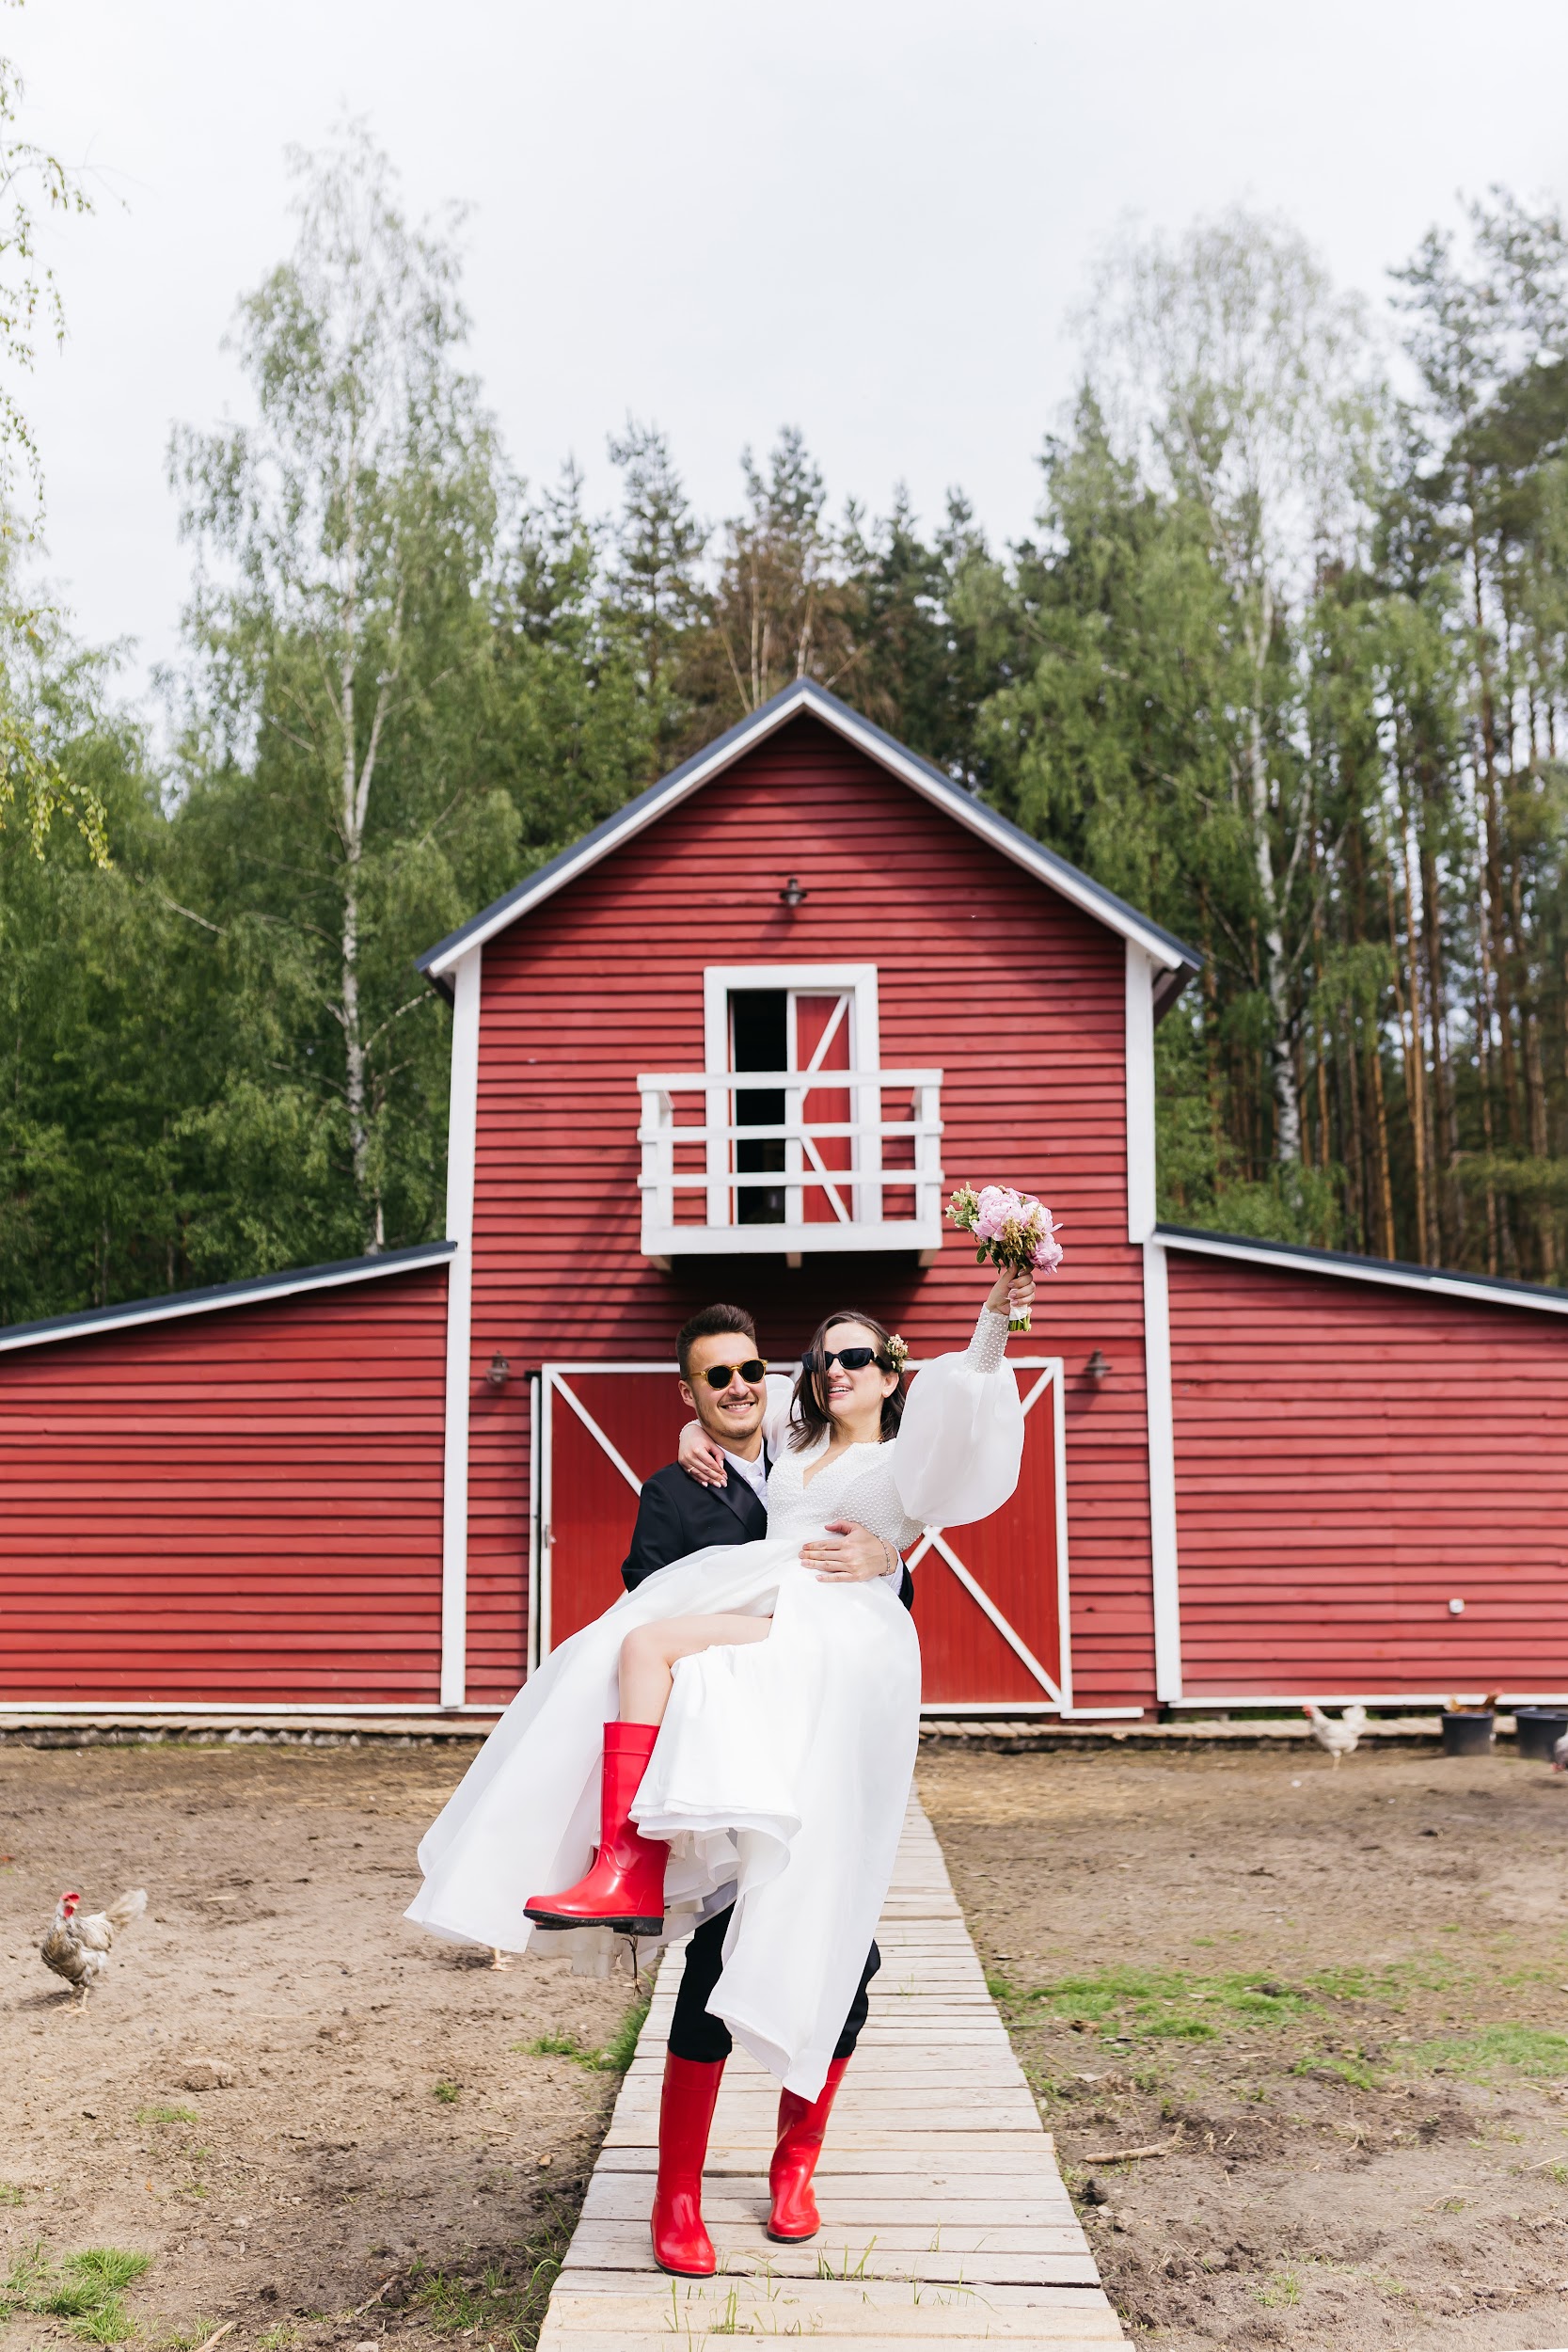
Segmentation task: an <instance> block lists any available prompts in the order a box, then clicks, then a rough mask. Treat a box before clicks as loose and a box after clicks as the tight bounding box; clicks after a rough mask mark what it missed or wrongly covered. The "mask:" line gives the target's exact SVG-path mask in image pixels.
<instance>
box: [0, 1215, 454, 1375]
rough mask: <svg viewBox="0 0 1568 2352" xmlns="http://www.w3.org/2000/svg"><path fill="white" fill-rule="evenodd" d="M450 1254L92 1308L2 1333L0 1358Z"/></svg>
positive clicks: (427, 1251)
mask: <svg viewBox="0 0 1568 2352" xmlns="http://www.w3.org/2000/svg"><path fill="white" fill-rule="evenodd" d="M451 1254H452V1248H451V1242H450V1241H433V1242H427V1243H425V1244H424V1245H423V1247H422V1248H412V1249H396V1250H388V1251H386V1252H384V1253H383V1254H382V1255H380V1256H378V1257H373V1258H352V1259H349V1260H347V1261H345V1263H342V1264H341V1265H326V1266H300V1267H297V1268H296V1269H295V1270H294V1271H293V1273H290V1274H277V1275H261V1276H259V1277H258V1278H257V1279H256V1280H255V1281H251V1282H226V1283H224V1284H223V1285H222V1287H221V1288H220V1289H216V1290H210V1291H187V1292H181V1291H175V1292H172V1293H171V1294H170V1295H168V1296H167V1297H166V1298H135V1299H131V1300H128V1301H127V1303H126V1304H125V1305H124V1306H123V1307H109V1308H99V1307H89V1308H87V1309H86V1310H85V1311H84V1312H83V1313H82V1314H80V1315H61V1316H58V1317H55V1318H53V1319H52V1320H51V1321H49V1322H47V1323H24V1324H19V1325H17V1326H15V1327H13V1328H12V1329H11V1330H9V1331H7V1330H4V1329H0V1353H4V1352H7V1351H9V1350H12V1349H17V1348H24V1347H52V1346H54V1345H55V1343H56V1342H57V1341H59V1340H91V1339H96V1338H97V1337H98V1335H99V1333H100V1332H102V1331H124V1330H128V1329H130V1328H131V1327H132V1326H134V1325H135V1324H141V1323H177V1322H179V1321H180V1320H181V1319H182V1317H184V1316H186V1315H215V1314H227V1313H228V1312H229V1311H230V1310H231V1309H233V1308H238V1307H261V1306H265V1305H266V1304H268V1303H269V1301H271V1300H272V1299H275V1298H293V1297H297V1296H298V1295H300V1294H301V1293H302V1292H304V1291H329V1290H341V1289H342V1288H343V1287H344V1285H345V1284H347V1283H349V1282H374V1281H378V1280H380V1279H382V1278H383V1277H385V1276H387V1275H391V1274H420V1273H422V1272H423V1271H424V1270H425V1269H426V1268H427V1267H429V1266H436V1265H445V1264H446V1263H447V1262H448V1260H449V1259H450V1258H451Z"/></svg>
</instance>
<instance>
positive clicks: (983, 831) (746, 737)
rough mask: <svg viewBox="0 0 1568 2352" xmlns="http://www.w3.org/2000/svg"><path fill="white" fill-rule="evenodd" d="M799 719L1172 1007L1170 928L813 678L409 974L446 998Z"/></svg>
mask: <svg viewBox="0 0 1568 2352" xmlns="http://www.w3.org/2000/svg"><path fill="white" fill-rule="evenodd" d="M803 712H810V713H811V715H812V716H813V717H815V718H817V719H820V720H821V721H823V722H824V723H825V724H827V725H828V726H831V727H832V728H833V730H834V731H835V733H837V734H839V735H841V736H843V737H844V738H845V739H847V741H849V742H852V743H855V744H857V745H858V746H859V748H860V749H861V750H863V751H864V752H866V753H867V754H868V755H870V756H871V757H872V758H873V759H875V760H877V761H878V762H879V765H880V766H882V767H884V768H886V769H888V770H889V771H891V772H892V773H893V774H895V775H897V776H899V777H901V778H902V780H903V781H904V782H905V783H906V784H910V785H912V786H913V787H914V788H915V789H916V790H917V791H921V792H924V793H925V794H926V796H927V799H928V800H931V801H934V802H935V803H936V804H937V805H938V806H939V807H940V808H942V809H944V810H945V811H946V813H947V814H948V815H949V816H950V817H952V818H955V819H956V820H957V821H958V823H959V824H962V825H965V826H967V827H968V828H969V830H970V831H971V832H972V833H974V834H978V835H979V836H980V838H981V839H982V840H987V841H990V844H991V846H992V848H993V849H996V850H1000V851H1001V852H1002V854H1003V855H1004V856H1005V857H1009V858H1011V859H1012V861H1013V863H1014V864H1015V865H1017V866H1023V867H1024V868H1025V869H1026V870H1027V871H1029V872H1031V873H1033V874H1034V876H1035V878H1036V880H1037V881H1039V882H1045V883H1046V884H1047V885H1048V886H1050V887H1052V888H1053V889H1055V890H1058V891H1059V892H1060V893H1061V895H1062V896H1063V897H1064V898H1068V899H1069V900H1071V901H1072V903H1073V904H1074V905H1076V906H1078V907H1080V908H1081V909H1082V910H1083V911H1084V912H1085V914H1091V915H1094V916H1096V917H1097V918H1098V919H1099V920H1100V921H1101V922H1102V923H1105V924H1107V925H1108V926H1109V927H1110V929H1111V930H1115V931H1118V932H1119V933H1120V934H1121V936H1122V937H1123V938H1124V939H1131V940H1132V941H1134V942H1135V943H1136V944H1137V945H1138V946H1141V947H1143V948H1144V949H1145V950H1146V952H1147V953H1148V954H1149V955H1150V956H1151V958H1152V959H1153V961H1155V962H1156V963H1159V964H1163V965H1164V967H1165V977H1164V980H1163V981H1162V982H1161V983H1160V984H1158V985H1157V987H1156V990H1155V1011H1156V1017H1158V1015H1159V1014H1160V1013H1162V1012H1164V1010H1165V1009H1166V1008H1167V1007H1168V1006H1169V1005H1170V1004H1172V1003H1174V1002H1175V1000H1176V998H1177V996H1178V995H1180V992H1181V989H1182V988H1183V987H1184V986H1185V984H1186V981H1187V979H1188V978H1189V977H1190V976H1191V975H1192V974H1193V973H1195V972H1197V971H1200V970H1201V969H1202V965H1203V959H1202V957H1201V955H1200V954H1199V953H1198V951H1197V949H1196V947H1190V946H1188V945H1187V943H1186V942H1185V941H1184V940H1180V939H1178V938H1177V936H1176V934H1175V933H1174V932H1173V931H1167V930H1165V929H1164V926H1163V925H1162V924H1159V923H1156V922H1154V921H1153V920H1152V919H1151V918H1150V917H1149V916H1148V915H1147V914H1140V913H1139V911H1138V909H1137V908H1136V907H1133V906H1130V905H1129V904H1128V902H1127V900H1126V899H1125V898H1117V894H1116V892H1115V891H1114V890H1107V889H1106V887H1105V885H1104V884H1103V883H1102V882H1096V881H1094V880H1093V878H1092V877H1091V876H1090V875H1088V874H1085V873H1083V872H1081V871H1080V869H1079V868H1078V867H1077V866H1072V865H1070V864H1069V862H1068V860H1067V859H1066V858H1064V857H1061V856H1059V855H1058V854H1057V852H1056V851H1055V850H1050V849H1047V848H1046V846H1045V844H1044V843H1043V842H1040V841H1037V840H1036V839H1035V837H1034V835H1033V834H1027V833H1025V832H1024V831H1023V829H1022V826H1021V825H1015V824H1014V823H1013V822H1012V820H1011V818H1006V817H1004V816H1002V815H1001V814H1000V813H999V812H998V811H997V810H996V809H994V808H991V807H990V805H989V803H986V802H984V801H982V800H979V799H977V798H976V797H975V796H974V794H973V793H970V792H966V791H965V790H964V788H963V787H962V786H961V785H958V784H955V782H954V781H953V778H952V777H951V776H949V775H946V774H944V773H943V771H942V769H940V768H938V767H935V766H933V764H932V763H931V761H930V760H928V759H925V758H923V757H922V756H921V755H920V754H919V753H918V752H911V750H910V748H909V746H908V745H907V744H904V743H900V742H899V741H898V739H897V738H896V737H895V736H892V735H890V734H889V733H888V732H887V730H886V728H884V727H879V726H878V725H877V723H876V722H875V721H874V720H871V719H867V718H865V717H864V716H863V714H862V713H861V712H860V711H858V710H854V709H851V707H850V706H849V705H848V704H847V703H846V702H843V701H841V700H840V698H839V697H838V695H836V694H832V693H830V692H829V691H828V690H827V688H826V687H823V686H818V685H817V683H816V680H815V679H814V678H797V679H795V680H793V681H792V683H791V684H790V685H788V686H785V687H783V688H782V689H781V690H780V691H779V692H778V693H776V694H774V695H772V696H771V697H770V698H769V700H768V701H767V702H765V703H762V704H760V705H759V706H758V707H757V708H756V709H755V710H752V711H749V712H748V713H747V715H746V716H745V718H743V719H739V720H737V721H736V723H735V725H734V726H733V727H729V728H727V729H726V730H725V732H724V733H723V734H722V735H721V736H719V737H717V738H716V739H715V740H714V741H713V742H711V743H707V744H705V745H704V747H703V749H702V750H701V751H699V752H693V754H692V755H691V756H690V758H689V759H685V760H683V761H682V762H681V764H680V766H679V767H678V768H673V769H672V770H671V771H670V773H669V774H668V775H667V776H660V777H659V778H658V780H657V783H654V784H650V785H648V786H647V787H645V788H644V789H643V790H642V791H641V792H640V793H638V794H637V795H636V797H635V798H634V799H632V800H630V801H628V802H627V803H626V805H625V807H623V808H619V809H617V810H616V811H615V813H614V815H613V816H610V817H607V818H605V819H604V821H603V822H602V823H601V824H597V825H595V826H594V829H593V831H592V832H590V833H586V834H584V835H583V836H582V838H581V840H580V841H574V842H573V843H572V844H571V846H570V848H568V849H565V850H561V851H560V852H559V853H558V854H557V855H556V856H555V857H553V858H550V859H549V860H547V861H546V864H545V865H543V866H539V867H538V868H537V869H536V870H535V871H534V872H533V873H531V874H526V875H525V876H524V877H523V879H522V881H521V882H515V883H514V885H513V887H512V888H511V889H510V890H508V891H506V892H504V893H503V894H502V896H501V897H500V898H497V899H495V900H494V901H493V902H492V904H491V905H489V906H487V907H483V908H481V910H480V912H479V913H478V914H473V915H470V916H469V918H468V920H467V922H466V923H462V924H459V926H458V928H457V929H456V930H454V931H449V933H448V934H447V936H446V938H445V939H440V940H437V941H436V945H435V946H434V947H429V948H427V949H426V950H425V952H424V954H423V955H422V956H419V957H417V958H416V959H415V968H416V970H418V971H420V972H422V973H423V974H424V975H425V977H426V978H427V979H429V980H430V981H431V983H432V985H433V986H435V987H436V988H438V989H440V991H441V993H443V994H444V995H450V994H451V985H450V982H449V980H448V978H447V975H448V973H449V972H450V971H451V966H452V965H453V964H454V963H455V962H456V961H458V959H459V957H460V956H462V955H463V954H465V953H466V952H467V950H468V949H469V948H471V947H475V946H483V943H484V941H485V940H487V939H489V938H491V937H493V936H494V934H495V933H496V932H497V931H499V930H505V928H506V927H507V925H508V924H510V923H514V922H515V921H516V920H517V918H518V917H519V916H520V915H523V914H527V913H528V912H529V910H530V909H531V907H533V906H535V905H537V904H539V903H540V902H541V901H542V900H543V899H546V898H550V897H552V896H553V895H554V893H555V892H556V891H557V890H560V889H562V887H563V886H564V885H565V884H566V883H567V882H572V881H574V880H575V879H576V878H577V876H578V874H579V873H583V872H586V871H587V869H588V868H589V867H590V866H594V865H595V864H596V863H597V862H598V860H599V859H600V858H601V857H604V856H606V855H608V853H609V852H610V850H612V849H614V848H615V847H617V846H618V844H619V843H620V842H622V841H624V840H630V839H631V838H632V837H633V836H634V835H635V834H639V833H641V831H642V830H643V829H644V827H645V826H647V825H650V824H652V823H654V822H655V821H656V819H657V818H659V817H661V816H663V814H664V813H665V810H666V809H667V808H673V807H674V806H675V805H676V803H678V802H680V801H682V800H684V799H685V798H686V797H687V796H688V795H689V793H691V792H694V791H696V790H697V789H698V787H700V786H702V785H704V784H705V783H706V782H707V781H708V779H709V777H710V776H713V775H717V774H718V773H719V772H720V771H721V770H722V769H724V768H726V767H728V766H729V765H730V764H731V763H732V762H733V761H734V760H736V759H738V758H739V757H740V756H741V755H742V754H743V753H744V752H746V751H748V750H750V749H751V748H752V746H753V745H754V744H756V743H759V742H762V741H764V740H765V739H767V737H768V736H769V735H772V734H775V733H777V731H778V729H779V728H780V727H781V726H783V725H784V724H785V723H787V722H788V721H789V720H790V719H793V718H795V717H797V716H799V715H800V714H801V713H803Z"/></svg>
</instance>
